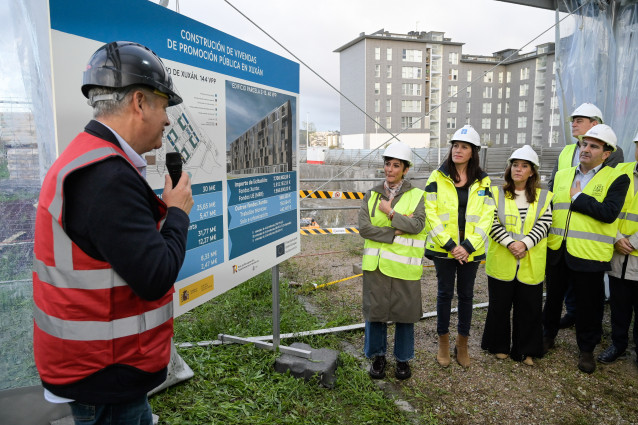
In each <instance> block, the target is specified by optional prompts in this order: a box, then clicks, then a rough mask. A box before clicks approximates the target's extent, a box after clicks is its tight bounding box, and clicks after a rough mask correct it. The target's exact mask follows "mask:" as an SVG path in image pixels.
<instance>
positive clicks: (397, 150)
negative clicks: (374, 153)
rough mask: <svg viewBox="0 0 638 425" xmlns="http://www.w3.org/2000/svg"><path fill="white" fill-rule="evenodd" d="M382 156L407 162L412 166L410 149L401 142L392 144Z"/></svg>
mask: <svg viewBox="0 0 638 425" xmlns="http://www.w3.org/2000/svg"><path fill="white" fill-rule="evenodd" d="M383 156H385V157H389V158H395V159H403V160H404V161H408V164H410V167H411V166H412V148H411V147H410V146H408V145H406V144H405V143H403V142H394V143H392V144H391V145H390V146H388V147H387V148H385V152H383Z"/></svg>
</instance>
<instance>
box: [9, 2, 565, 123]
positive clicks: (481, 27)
mask: <svg viewBox="0 0 638 425" xmlns="http://www.w3.org/2000/svg"><path fill="white" fill-rule="evenodd" d="M150 1H153V0H150ZM153 2H154V3H158V2H159V0H155V1H153ZM228 3H230V4H232V5H233V6H235V8H237V9H239V10H240V11H241V12H243V13H244V14H245V15H247V16H248V18H250V19H251V20H253V21H254V22H255V23H256V24H257V25H259V26H260V27H261V28H262V29H264V30H265V31H266V32H267V33H269V34H270V35H271V36H272V37H273V38H274V39H276V40H277V41H278V42H279V43H281V44H282V45H283V46H285V47H286V48H287V49H288V50H290V51H291V52H292V53H293V54H294V55H296V56H297V57H298V58H299V59H300V60H301V61H303V62H304V63H305V64H307V65H308V66H309V67H310V68H312V69H313V70H314V71H315V72H316V73H317V74H319V75H321V77H323V78H324V79H325V80H327V81H328V82H330V84H332V85H333V86H335V87H336V88H339V54H338V53H334V50H335V49H337V48H339V47H341V46H343V45H345V44H346V43H348V42H350V41H352V40H353V39H355V38H357V37H358V36H359V34H360V33H362V32H364V33H366V34H371V33H373V32H375V31H377V30H380V29H385V30H386V31H390V32H394V33H401V34H406V33H407V32H408V31H413V30H417V31H443V32H445V36H446V37H448V38H451V39H452V41H455V42H462V43H465V45H464V46H463V52H464V53H470V54H477V55H490V54H492V52H496V51H499V50H503V49H506V48H516V49H519V48H522V47H523V46H526V45H527V47H525V48H524V49H523V50H522V52H523V53H526V52H529V51H532V50H533V49H534V47H535V46H536V45H538V44H542V43H545V42H548V41H554V36H555V35H554V30H553V29H552V30H549V31H548V32H546V33H545V34H544V35H542V36H541V37H540V38H538V39H536V40H535V41H533V42H531V41H532V40H533V39H534V38H536V37H537V36H539V35H540V34H541V33H542V32H543V31H545V30H547V29H549V28H550V27H551V26H552V25H553V24H554V22H555V13H554V12H553V11H548V10H542V9H537V8H532V7H526V6H519V5H514V4H510V3H505V2H501V1H496V0H394V1H392V2H389V1H387V0H321V1H317V0H312V1H310V0H268V1H264V0H228V2H226V1H224V0H179V12H180V13H181V14H183V15H186V16H188V17H190V18H192V19H195V20H197V21H200V22H202V23H204V24H206V25H208V26H211V27H213V28H216V29H218V30H220V31H223V32H225V33H228V34H230V35H232V36H234V37H237V38H240V39H242V40H244V41H247V42H249V43H251V44H254V45H256V46H259V47H261V48H264V49H266V50H269V51H272V52H274V53H276V54H279V55H281V56H284V57H286V58H288V59H291V60H295V59H294V58H293V57H292V56H291V55H290V54H289V53H287V52H286V51H285V50H284V49H282V48H281V47H280V46H279V45H277V44H276V43H275V42H274V41H272V40H271V39H270V38H269V37H268V36H267V35H265V34H264V33H263V32H262V31H260V30H259V29H257V28H256V27H255V26H254V25H253V24H252V23H250V22H249V21H248V20H247V19H246V18H244V17H243V16H242V15H241V14H240V13H238V12H237V11H236V10H234V9H233V8H232V7H231V6H230V5H229V4H228ZM390 4H391V6H389V5H390ZM168 8H170V9H171V10H176V0H169V3H168ZM7 14H8V9H7V2H5V1H0V17H6V16H7ZM2 21H3V22H4V23H5V24H7V23H8V25H2V26H0V54H1V55H2V56H1V57H2V60H0V73H1V74H0V75H2V78H0V97H2V98H6V97H9V96H12V97H24V89H23V85H22V83H21V80H20V74H19V72H15V71H16V69H17V68H18V67H17V66H16V64H17V55H16V53H15V47H14V46H15V45H14V43H13V39H12V36H10V35H11V34H12V28H11V22H10V19H3V20H2ZM530 42H531V43H530ZM528 43H529V44H528ZM300 82H301V85H300V100H299V112H300V118H299V122H300V127H301V128H302V129H303V128H305V126H304V125H303V122H304V121H310V122H311V123H314V124H315V127H316V128H317V130H319V131H329V130H338V129H339V94H338V93H337V92H336V91H335V90H333V89H332V88H331V87H330V86H328V85H327V84H326V83H325V82H324V81H322V80H321V79H320V78H319V77H317V76H316V75H315V74H314V73H313V72H311V71H309V70H308V69H307V68H306V67H305V66H304V65H301V66H300Z"/></svg>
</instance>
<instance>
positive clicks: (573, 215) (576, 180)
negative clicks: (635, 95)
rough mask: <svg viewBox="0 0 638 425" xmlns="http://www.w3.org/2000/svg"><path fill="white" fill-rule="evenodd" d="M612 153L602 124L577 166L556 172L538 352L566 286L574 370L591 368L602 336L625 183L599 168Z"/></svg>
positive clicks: (549, 341)
mask: <svg viewBox="0 0 638 425" xmlns="http://www.w3.org/2000/svg"><path fill="white" fill-rule="evenodd" d="M615 148H616V135H615V133H614V132H613V130H612V129H611V127H609V126H608V125H605V124H600V125H597V126H595V127H593V128H592V129H590V130H589V131H588V132H587V133H586V134H585V137H584V138H583V140H582V141H581V147H580V150H581V152H580V164H579V165H578V166H577V167H571V168H567V169H565V170H561V171H559V172H558V173H556V180H555V182H554V200H553V201H552V203H553V208H552V227H551V228H550V230H549V237H548V241H547V248H548V249H547V269H546V280H547V298H546V300H545V309H544V311H543V314H544V317H543V325H544V328H545V329H544V337H543V349H544V351H545V352H547V351H548V350H549V349H551V348H553V347H554V338H556V334H557V333H558V329H559V324H560V314H561V309H562V303H563V297H564V295H565V291H566V289H567V287H568V285H572V287H573V288H574V293H575V298H576V309H577V311H578V312H579V314H577V315H576V341H577V343H578V348H579V350H580V356H579V361H578V368H579V369H580V370H581V371H583V372H585V373H592V372H594V370H595V369H596V362H595V361H594V357H593V351H594V348H595V347H596V345H597V344H598V343H599V342H600V337H601V335H602V317H603V314H602V313H603V308H604V275H605V272H606V271H609V270H611V266H610V260H611V258H612V254H613V250H614V240H615V237H616V234H617V231H618V215H619V213H620V211H621V208H622V206H623V203H624V201H625V195H626V193H627V188H628V187H629V178H628V177H627V175H626V174H623V173H622V172H621V171H620V170H617V169H615V168H612V167H608V166H605V165H604V161H605V160H606V159H607V157H609V155H610V153H611V151H612V150H614V149H615Z"/></svg>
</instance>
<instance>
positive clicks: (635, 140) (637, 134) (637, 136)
mask: <svg viewBox="0 0 638 425" xmlns="http://www.w3.org/2000/svg"><path fill="white" fill-rule="evenodd" d="M634 142H638V133H636V136H634Z"/></svg>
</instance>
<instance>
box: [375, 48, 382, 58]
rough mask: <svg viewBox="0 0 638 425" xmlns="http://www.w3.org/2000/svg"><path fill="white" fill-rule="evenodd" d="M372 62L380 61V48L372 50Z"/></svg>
mask: <svg viewBox="0 0 638 425" xmlns="http://www.w3.org/2000/svg"><path fill="white" fill-rule="evenodd" d="M374 60H381V47H375V48H374Z"/></svg>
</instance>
